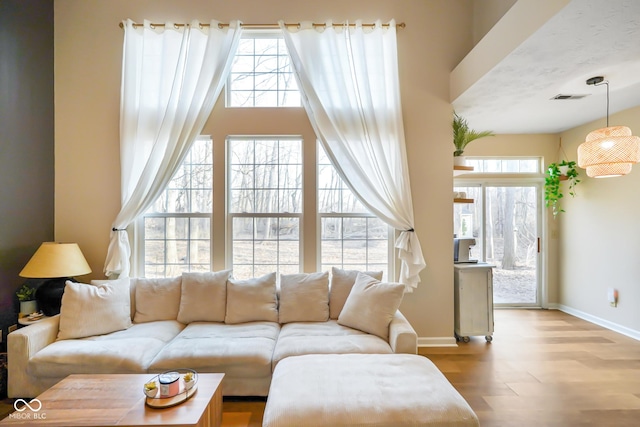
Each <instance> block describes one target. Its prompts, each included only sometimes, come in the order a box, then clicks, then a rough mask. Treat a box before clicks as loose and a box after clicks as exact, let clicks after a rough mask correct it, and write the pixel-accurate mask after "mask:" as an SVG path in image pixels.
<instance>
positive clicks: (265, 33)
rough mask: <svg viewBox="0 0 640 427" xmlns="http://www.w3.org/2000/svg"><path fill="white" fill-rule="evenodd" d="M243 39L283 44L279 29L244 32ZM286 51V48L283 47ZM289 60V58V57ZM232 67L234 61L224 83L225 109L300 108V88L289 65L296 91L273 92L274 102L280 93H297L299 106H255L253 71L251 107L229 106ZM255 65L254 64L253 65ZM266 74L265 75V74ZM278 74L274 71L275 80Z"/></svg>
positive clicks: (254, 74)
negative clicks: (265, 40) (270, 40)
mask: <svg viewBox="0 0 640 427" xmlns="http://www.w3.org/2000/svg"><path fill="white" fill-rule="evenodd" d="M243 39H253V40H255V39H274V40H278V43H280V41H281V42H282V43H284V37H283V36H282V33H281V31H280V30H279V29H262V30H245V31H244V32H243V33H242V36H241V41H242V40H243ZM285 49H286V46H285ZM240 56H244V55H240ZM255 56H256V55H255V51H254V55H253V57H254V58H255ZM276 56H285V55H276ZM286 56H289V53H288V52H287V54H286ZM289 58H290V57H289ZM233 65H235V59H234V63H233V64H232V68H231V70H230V72H229V77H228V78H227V81H226V82H225V88H224V106H225V108H230V109H241V110H242V109H256V108H258V109H259V108H302V92H301V91H300V88H299V87H298V83H297V81H296V79H295V75H294V71H293V67H292V66H291V65H289V67H290V69H291V77H292V78H293V80H294V81H295V86H296V88H297V91H293V90H289V91H285V90H282V91H281V90H280V89H279V88H278V89H276V90H275V93H276V100H277V103H279V102H280V98H279V94H280V93H281V92H296V93H298V98H299V101H300V102H299V104H298V105H264V106H263V105H255V92H256V85H255V76H256V72H255V70H254V71H253V76H254V84H253V89H252V90H251V91H252V92H253V93H254V96H253V103H252V104H253V105H231V102H232V101H231V99H232V84H231V82H232V76H233ZM254 65H255V64H254ZM265 74H266V73H265ZM280 74H281V73H280V72H279V71H276V79H278V80H279V78H280Z"/></svg>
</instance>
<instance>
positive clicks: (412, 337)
mask: <svg viewBox="0 0 640 427" xmlns="http://www.w3.org/2000/svg"><path fill="white" fill-rule="evenodd" d="M389 345H391V350H393V352H394V353H408V354H417V353H418V334H416V331H415V330H414V329H413V326H411V323H409V321H408V320H407V318H406V317H404V315H403V314H402V313H400V310H398V311H396V314H395V315H394V316H393V319H391V323H390V324H389Z"/></svg>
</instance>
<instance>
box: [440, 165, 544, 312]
mask: <svg viewBox="0 0 640 427" xmlns="http://www.w3.org/2000/svg"><path fill="white" fill-rule="evenodd" d="M453 185H454V188H455V187H465V186H467V187H472V186H473V187H478V186H479V187H480V192H481V195H482V224H481V230H482V236H481V237H482V239H483V245H482V260H483V261H484V260H486V250H487V245H486V220H485V214H486V211H485V209H486V188H487V187H534V188H535V189H536V192H537V197H536V199H537V202H538V209H537V212H536V221H537V233H538V239H539V252H538V256H537V266H536V279H537V290H536V299H537V302H536V303H517V304H504V303H499V304H494V306H495V307H496V308H546V307H547V305H548V303H547V301H548V280H547V257H548V251H547V245H546V244H545V242H546V235H547V223H546V220H545V219H546V215H545V209H544V191H543V190H544V176H541V175H540V174H480V173H476V174H473V176H470V175H466V176H464V177H454V180H453Z"/></svg>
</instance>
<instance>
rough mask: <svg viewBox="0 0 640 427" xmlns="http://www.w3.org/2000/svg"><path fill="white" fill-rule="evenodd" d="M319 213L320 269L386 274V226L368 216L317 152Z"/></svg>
mask: <svg viewBox="0 0 640 427" xmlns="http://www.w3.org/2000/svg"><path fill="white" fill-rule="evenodd" d="M318 151H319V154H318V212H319V215H320V241H321V248H320V259H321V261H320V264H321V268H322V270H328V269H330V268H331V267H339V268H344V269H348V270H363V271H365V270H366V271H379V270H382V271H383V272H384V276H385V277H386V276H387V275H388V271H387V270H388V260H389V226H387V225H386V224H385V223H384V222H382V221H381V220H380V219H378V218H376V217H375V216H373V215H371V213H369V211H368V210H367V209H366V208H365V207H364V206H363V205H362V203H360V202H359V201H358V199H357V198H356V197H355V195H354V194H353V192H352V191H351V190H350V189H349V188H348V187H347V186H346V184H345V183H344V181H343V180H342V179H341V178H340V176H339V175H338V173H337V171H336V170H335V168H334V167H333V165H332V164H331V162H330V161H329V158H328V157H327V155H326V153H325V152H324V150H323V149H322V147H319V149H318Z"/></svg>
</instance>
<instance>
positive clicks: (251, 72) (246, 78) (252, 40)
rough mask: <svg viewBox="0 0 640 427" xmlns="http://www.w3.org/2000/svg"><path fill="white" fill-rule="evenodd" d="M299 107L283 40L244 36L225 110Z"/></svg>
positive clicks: (250, 34)
mask: <svg viewBox="0 0 640 427" xmlns="http://www.w3.org/2000/svg"><path fill="white" fill-rule="evenodd" d="M300 105H301V103H300V92H299V91H298V84H297V82H296V79H295V76H294V75H293V70H292V68H291V60H290V58H289V53H288V52H287V48H286V45H285V43H284V40H283V39H282V38H281V37H279V35H278V34H275V33H270V34H264V33H262V34H260V33H245V34H244V35H243V38H242V40H240V44H239V46H238V52H237V53H236V56H235V59H234V62H233V65H232V67H231V73H230V75H229V80H228V83H227V106H229V107H299V106H300Z"/></svg>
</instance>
